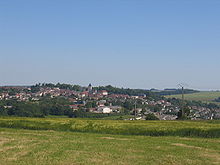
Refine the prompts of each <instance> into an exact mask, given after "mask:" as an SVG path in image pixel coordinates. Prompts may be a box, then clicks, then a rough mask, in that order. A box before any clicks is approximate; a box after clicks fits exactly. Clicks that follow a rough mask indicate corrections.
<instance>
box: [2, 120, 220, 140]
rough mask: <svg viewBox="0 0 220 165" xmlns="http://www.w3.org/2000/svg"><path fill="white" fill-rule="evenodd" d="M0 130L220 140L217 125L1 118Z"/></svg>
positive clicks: (219, 122)
mask: <svg viewBox="0 0 220 165" xmlns="http://www.w3.org/2000/svg"><path fill="white" fill-rule="evenodd" d="M0 127H2V128H18V129H20V128H21V129H30V130H54V131H70V132H87V133H102V134H119V135H145V136H187V137H191V136H192V137H220V120H218V121H125V120H94V119H93V120H92V119H74V118H72V119H71V118H19V117H16V118H15V117H2V118H0Z"/></svg>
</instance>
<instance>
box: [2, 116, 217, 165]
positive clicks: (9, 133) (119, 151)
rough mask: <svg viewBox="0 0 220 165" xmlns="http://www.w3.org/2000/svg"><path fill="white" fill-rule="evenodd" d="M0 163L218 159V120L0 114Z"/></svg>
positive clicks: (164, 164) (194, 162)
mask: <svg viewBox="0 0 220 165" xmlns="http://www.w3.org/2000/svg"><path fill="white" fill-rule="evenodd" d="M0 164H1V165H17V164H18V165H30V164H36V165H44V164H45V165H47V164H49V165H50V164H51V165H60V164H61V165H65V164H66V165H71V164H72V165H75V164H86V165H87V164H94V165H96V164H98V165H99V164H100V165H112V164H119V165H120V164H121V165H136V164H137V165H142V164H143V165H145V164H150V165H151V164H152V165H157V164H161V165H170V164H175V165H187V164H189V165H200V164H201V165H207V164H209V165H212V164H220V121H117V120H88V119H69V118H12V117H10V118H9V117H7V118H5V117H4V118H3V117H2V118H0Z"/></svg>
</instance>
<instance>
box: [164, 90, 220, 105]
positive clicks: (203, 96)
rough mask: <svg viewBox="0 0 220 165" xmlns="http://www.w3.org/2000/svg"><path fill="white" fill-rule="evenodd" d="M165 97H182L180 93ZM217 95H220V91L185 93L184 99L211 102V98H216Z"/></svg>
mask: <svg viewBox="0 0 220 165" xmlns="http://www.w3.org/2000/svg"><path fill="white" fill-rule="evenodd" d="M166 97H167V98H179V99H181V98H182V96H181V95H169V96H166ZM218 97H220V92H215V91H213V92H198V93H191V94H185V99H186V100H193V101H202V102H204V103H213V100H215V99H217V98H218ZM214 103H217V102H214ZM217 104H219V103H217Z"/></svg>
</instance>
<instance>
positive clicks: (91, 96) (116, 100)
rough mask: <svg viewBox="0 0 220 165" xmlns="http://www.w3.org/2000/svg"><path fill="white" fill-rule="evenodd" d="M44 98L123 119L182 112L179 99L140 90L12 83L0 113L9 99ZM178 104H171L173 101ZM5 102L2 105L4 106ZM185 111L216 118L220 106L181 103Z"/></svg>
mask: <svg viewBox="0 0 220 165" xmlns="http://www.w3.org/2000/svg"><path fill="white" fill-rule="evenodd" d="M44 98H47V99H48V98H50V99H53V98H63V99H66V100H67V102H65V104H62V106H63V107H68V109H69V110H70V111H71V112H85V113H89V114H91V113H92V114H108V115H119V116H121V115H127V116H128V117H127V118H124V119H125V120H145V119H147V116H148V115H149V114H150V115H153V116H154V117H155V119H159V120H176V119H178V118H179V116H180V113H183V112H182V108H183V104H182V103H181V100H176V99H167V98H165V97H152V96H149V95H146V94H144V93H140V94H138V95H129V94H121V93H115V92H112V91H108V90H102V89H99V88H97V87H92V85H91V84H89V85H88V87H82V88H80V89H76V90H74V89H71V88H69V87H67V88H66V89H63V88H61V87H57V86H52V87H50V85H39V86H37V88H36V86H32V87H30V86H28V87H25V86H14V87H9V86H8V87H1V88H0V101H1V102H2V104H1V105H2V106H0V112H1V111H3V109H13V104H10V102H7V101H10V100H14V101H17V102H26V103H29V102H31V103H37V102H39V101H40V100H42V99H44ZM177 101H178V103H175V102H177ZM4 103H5V105H4ZM184 104H185V105H184V108H185V110H184V111H185V112H184V113H185V114H187V118H188V119H190V120H213V119H220V109H219V107H218V106H216V107H211V108H210V107H207V106H202V105H200V106H199V105H188V104H187V103H184Z"/></svg>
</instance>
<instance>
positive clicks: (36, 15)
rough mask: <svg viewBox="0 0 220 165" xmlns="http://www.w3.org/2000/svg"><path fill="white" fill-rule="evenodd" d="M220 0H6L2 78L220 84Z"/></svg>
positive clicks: (1, 3)
mask: <svg viewBox="0 0 220 165" xmlns="http://www.w3.org/2000/svg"><path fill="white" fill-rule="evenodd" d="M219 71H220V1H219V0H160V1H159V0H0V85H29V84H35V83H38V82H52V83H57V82H60V83H71V84H80V85H87V84H89V83H92V84H93V85H108V84H111V85H113V86H119V87H130V88H146V89H149V88H159V89H162V88H167V87H174V88H175V87H177V84H179V83H182V82H183V83H187V84H188V85H189V87H190V88H196V89H203V90H205V89H220V76H219Z"/></svg>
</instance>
